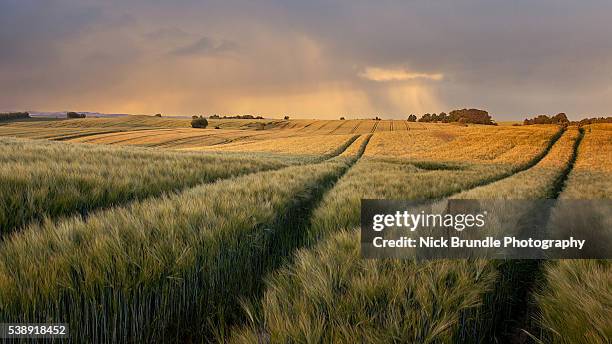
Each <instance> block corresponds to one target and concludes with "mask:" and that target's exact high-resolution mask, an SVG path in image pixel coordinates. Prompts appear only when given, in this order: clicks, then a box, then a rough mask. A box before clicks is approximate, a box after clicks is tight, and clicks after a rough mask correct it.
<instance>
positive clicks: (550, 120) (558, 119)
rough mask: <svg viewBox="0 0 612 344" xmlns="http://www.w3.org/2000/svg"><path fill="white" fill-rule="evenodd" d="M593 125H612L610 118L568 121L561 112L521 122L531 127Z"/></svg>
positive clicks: (611, 118)
mask: <svg viewBox="0 0 612 344" xmlns="http://www.w3.org/2000/svg"><path fill="white" fill-rule="evenodd" d="M593 123H612V117H593V118H583V119H581V120H579V121H570V120H569V119H568V118H567V115H565V113H563V112H561V113H558V114H556V115H554V116H548V115H537V116H535V117H533V118H525V120H524V121H523V125H532V124H560V125H569V124H578V125H585V124H593Z"/></svg>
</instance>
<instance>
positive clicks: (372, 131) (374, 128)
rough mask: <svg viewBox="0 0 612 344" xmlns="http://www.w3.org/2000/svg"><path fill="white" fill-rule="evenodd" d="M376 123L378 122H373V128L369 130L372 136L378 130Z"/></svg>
mask: <svg viewBox="0 0 612 344" xmlns="http://www.w3.org/2000/svg"><path fill="white" fill-rule="evenodd" d="M378 122H379V121H375V122H374V126H373V127H372V129H371V130H370V132H371V133H372V134H374V132H375V131H376V128H378Z"/></svg>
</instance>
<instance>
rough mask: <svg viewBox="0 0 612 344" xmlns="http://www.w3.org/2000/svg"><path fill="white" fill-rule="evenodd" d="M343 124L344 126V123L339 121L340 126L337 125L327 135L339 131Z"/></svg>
mask: <svg viewBox="0 0 612 344" xmlns="http://www.w3.org/2000/svg"><path fill="white" fill-rule="evenodd" d="M344 124H346V123H345V122H344V121H340V125H338V126H337V127H336V128H334V129H333V130H332V131H330V132H329V134H328V135H331V134H333V133H334V132H335V131H336V130H338V129H340V128H341V127H342V126H343V125H344Z"/></svg>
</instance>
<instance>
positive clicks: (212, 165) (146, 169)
mask: <svg viewBox="0 0 612 344" xmlns="http://www.w3.org/2000/svg"><path fill="white" fill-rule="evenodd" d="M0 145H1V146H2V147H3V149H2V150H1V151H0V165H1V166H2V168H1V169H0V235H5V234H7V233H10V232H12V231H15V230H17V229H18V228H20V227H23V226H24V225H26V224H27V223H29V222H31V221H41V220H43V219H44V218H53V219H54V218H57V217H60V216H66V215H71V214H74V213H79V214H83V215H85V214H87V213H89V212H90V211H91V210H94V209H97V208H100V207H108V206H113V205H118V204H123V203H126V202H128V201H132V200H137V199H143V198H147V197H152V196H159V195H161V194H163V193H168V192H175V191H177V190H180V189H183V188H186V187H190V186H194V185H197V184H200V183H207V182H213V181H215V180H218V179H222V178H229V177H232V176H236V175H240V174H245V173H249V172H255V171H261V170H269V169H277V168H281V167H284V166H286V164H287V163H286V162H281V161H279V160H276V159H263V157H257V158H255V157H241V156H232V157H222V156H219V155H202V154H189V153H168V152H158V151H152V150H143V149H120V148H113V147H107V146H89V145H87V146H85V145H74V144H63V143H56V142H45V141H31V140H20V139H10V138H0Z"/></svg>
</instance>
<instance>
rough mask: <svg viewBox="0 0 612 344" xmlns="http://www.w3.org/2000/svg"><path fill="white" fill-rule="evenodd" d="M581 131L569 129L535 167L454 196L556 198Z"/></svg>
mask: <svg viewBox="0 0 612 344" xmlns="http://www.w3.org/2000/svg"><path fill="white" fill-rule="evenodd" d="M579 135H580V133H579V132H578V130H577V129H576V128H570V129H568V130H567V131H566V132H565V133H564V134H563V135H562V136H561V138H560V139H559V141H557V143H556V144H555V145H554V146H552V147H551V149H550V151H549V152H548V154H547V155H546V156H545V157H544V158H543V159H542V160H540V161H539V162H538V163H537V164H536V165H535V166H533V167H532V168H530V169H528V170H525V171H521V172H519V173H516V174H514V175H513V176H511V177H509V178H504V179H502V180H500V181H497V182H495V183H491V184H487V185H485V186H481V187H478V188H474V189H471V190H468V191H465V192H463V193H461V194H459V195H455V196H454V197H453V198H463V199H539V198H554V197H555V192H556V188H558V185H557V183H558V179H559V178H561V177H562V174H563V172H564V171H565V168H566V167H567V166H568V164H569V162H570V160H571V159H572V156H573V153H574V146H575V144H576V141H577V140H578V138H579Z"/></svg>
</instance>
